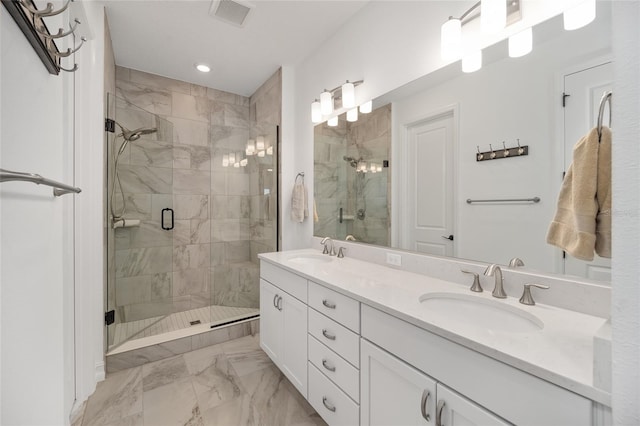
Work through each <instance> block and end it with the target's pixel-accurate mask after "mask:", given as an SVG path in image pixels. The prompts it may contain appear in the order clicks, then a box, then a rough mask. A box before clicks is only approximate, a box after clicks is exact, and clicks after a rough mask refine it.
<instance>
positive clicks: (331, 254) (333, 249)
mask: <svg viewBox="0 0 640 426" xmlns="http://www.w3.org/2000/svg"><path fill="white" fill-rule="evenodd" d="M335 255H336V247H335V246H334V245H333V243H331V250H330V251H329V256H335Z"/></svg>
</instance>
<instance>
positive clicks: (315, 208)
mask: <svg viewBox="0 0 640 426" xmlns="http://www.w3.org/2000/svg"><path fill="white" fill-rule="evenodd" d="M313 221H314V222H318V221H320V218H319V217H318V208H317V207H316V199H315V198H314V199H313Z"/></svg>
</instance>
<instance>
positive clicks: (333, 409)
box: [322, 396, 336, 413]
mask: <svg viewBox="0 0 640 426" xmlns="http://www.w3.org/2000/svg"><path fill="white" fill-rule="evenodd" d="M327 401H329V400H328V399H327V397H326V396H323V397H322V404H323V405H324V406H325V407H326V408H327V410H329V411H331V412H332V413H335V412H336V406H335V405H333V404H331V403H329V402H327Z"/></svg>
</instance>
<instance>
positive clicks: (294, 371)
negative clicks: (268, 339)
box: [260, 292, 307, 398]
mask: <svg viewBox="0 0 640 426" xmlns="http://www.w3.org/2000/svg"><path fill="white" fill-rule="evenodd" d="M281 296H282V298H283V300H282V302H281V308H282V314H283V315H282V325H281V326H282V329H283V341H282V356H281V361H282V371H283V372H284V373H285V375H286V376H287V377H288V378H289V380H290V381H291V383H293V385H294V386H295V387H296V388H297V389H298V391H300V393H301V394H302V395H304V397H305V398H306V397H307V305H305V304H304V303H302V302H301V301H299V300H298V299H296V298H294V297H293V296H290V295H289V294H287V293H284V292H281ZM260 333H262V326H260Z"/></svg>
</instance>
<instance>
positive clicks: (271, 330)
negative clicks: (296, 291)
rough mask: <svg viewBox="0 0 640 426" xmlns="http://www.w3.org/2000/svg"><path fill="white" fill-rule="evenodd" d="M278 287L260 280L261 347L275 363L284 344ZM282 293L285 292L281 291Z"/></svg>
mask: <svg viewBox="0 0 640 426" xmlns="http://www.w3.org/2000/svg"><path fill="white" fill-rule="evenodd" d="M278 292H279V290H278V288H277V287H275V286H273V285H271V284H269V283H268V282H266V281H265V280H260V347H261V348H262V349H263V350H264V351H265V352H266V353H267V355H269V357H270V358H271V360H272V361H273V362H275V363H278V362H279V358H280V350H281V349H280V348H281V346H282V315H281V314H280V311H279V310H278V308H277V299H278V297H280V296H279V295H278ZM280 293H281V294H282V293H283V292H282V291H280Z"/></svg>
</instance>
